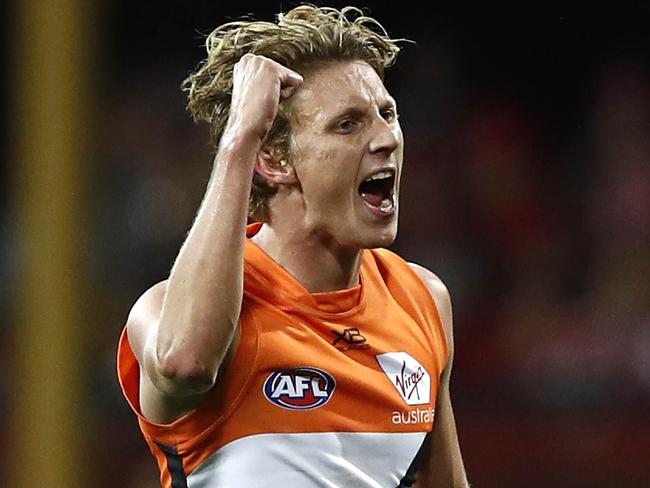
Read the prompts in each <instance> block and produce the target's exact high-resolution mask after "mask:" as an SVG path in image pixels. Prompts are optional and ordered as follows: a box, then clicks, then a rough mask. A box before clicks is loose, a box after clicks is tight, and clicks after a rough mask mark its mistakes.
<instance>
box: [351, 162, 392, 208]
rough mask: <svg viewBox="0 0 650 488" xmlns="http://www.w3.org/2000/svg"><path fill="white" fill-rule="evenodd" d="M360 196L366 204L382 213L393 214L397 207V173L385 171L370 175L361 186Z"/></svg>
mask: <svg viewBox="0 0 650 488" xmlns="http://www.w3.org/2000/svg"><path fill="white" fill-rule="evenodd" d="M359 195H361V198H362V199H363V201H364V202H366V204H368V205H369V206H370V207H371V208H373V209H375V210H378V211H379V212H381V213H385V214H389V213H392V211H393V210H394V207H395V201H394V197H395V171H393V170H385V171H379V172H377V173H374V174H372V175H370V176H369V177H368V178H366V179H365V180H363V182H362V183H361V184H360V185H359Z"/></svg>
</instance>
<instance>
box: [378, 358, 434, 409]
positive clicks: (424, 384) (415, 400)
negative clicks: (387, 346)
mask: <svg viewBox="0 0 650 488" xmlns="http://www.w3.org/2000/svg"><path fill="white" fill-rule="evenodd" d="M377 361H378V362H379V365H380V366H381V369H383V370H384V373H386V376H388V379H389V380H390V381H391V383H392V384H393V386H394V387H395V389H396V390H397V391H398V393H399V394H400V395H401V396H402V398H403V399H404V401H405V402H406V403H407V404H408V405H426V404H428V403H429V402H430V401H431V376H429V373H428V372H427V370H426V369H425V368H424V366H422V365H421V364H420V363H419V362H418V361H417V359H415V358H414V357H413V356H411V355H410V354H408V353H406V352H387V353H384V354H379V355H377Z"/></svg>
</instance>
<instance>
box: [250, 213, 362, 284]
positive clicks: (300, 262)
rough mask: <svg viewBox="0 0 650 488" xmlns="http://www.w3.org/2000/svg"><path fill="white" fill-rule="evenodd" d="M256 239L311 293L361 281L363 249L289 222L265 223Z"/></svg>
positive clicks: (258, 243)
mask: <svg viewBox="0 0 650 488" xmlns="http://www.w3.org/2000/svg"><path fill="white" fill-rule="evenodd" d="M289 224H290V225H289ZM253 241H254V242H255V243H256V244H257V245H258V246H260V247H261V248H262V249H264V251H265V252H266V253H267V254H268V255H269V256H271V258H273V260H274V261H275V262H277V263H278V264H279V265H280V266H282V267H283V268H284V269H286V270H287V271H288V272H289V273H291V275H292V276H293V277H294V278H296V279H297V280H298V281H299V282H300V283H302V285H303V286H304V287H305V288H306V289H307V290H308V291H309V292H310V293H318V292H325V291H333V290H342V289H345V288H352V287H354V286H357V285H358V284H359V268H360V266H361V257H362V250H361V249H347V248H343V247H341V246H338V245H337V244H336V243H333V242H332V239H328V238H325V237H323V236H321V235H319V234H318V233H316V232H311V233H310V232H308V231H307V230H306V229H301V228H300V227H296V225H295V223H288V222H287V223H284V225H283V224H282V223H278V222H274V223H273V225H271V224H265V225H264V226H262V228H261V229H260V231H259V232H258V233H257V234H256V235H255V236H254V237H253Z"/></svg>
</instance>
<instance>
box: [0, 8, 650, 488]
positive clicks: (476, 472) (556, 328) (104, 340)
mask: <svg viewBox="0 0 650 488" xmlns="http://www.w3.org/2000/svg"><path fill="white" fill-rule="evenodd" d="M218 20H219V19H217V21H218ZM389 20H390V19H387V20H386V22H387V23H388V21H389ZM405 25H406V24H405ZM403 30H405V29H403ZM400 34H401V33H400ZM407 34H408V31H407ZM457 35H458V36H462V32H461V33H458V34H457ZM454 39H455V38H454V37H453V36H448V37H446V38H435V36H434V37H433V38H431V39H425V40H424V42H420V43H419V44H418V45H416V46H415V47H406V48H405V51H410V53H409V54H405V61H404V64H402V65H399V67H397V68H395V69H394V71H392V72H390V71H389V74H388V86H389V88H390V89H391V90H392V92H393V93H394V94H395V96H396V98H397V101H398V107H399V111H400V115H401V122H402V126H403V128H404V132H405V139H406V150H405V169H404V178H403V182H402V185H403V186H402V200H401V202H400V229H399V236H398V239H397V241H396V242H395V244H394V245H393V246H392V248H393V249H394V250H396V251H397V252H399V253H400V254H401V255H402V256H404V257H405V258H406V259H408V260H411V261H415V262H418V263H420V264H422V265H425V266H427V267H428V268H430V269H432V270H433V271H434V272H436V273H437V274H438V275H439V276H440V277H441V278H442V279H443V281H445V283H446V284H447V286H448V288H449V290H450V292H451V296H452V300H453V303H454V314H455V331H456V332H455V333H456V340H455V342H456V359H455V367H454V374H453V376H452V398H453V401H454V405H455V410H456V419H457V423H458V429H459V434H460V440H461V447H462V448H463V451H464V454H465V463H466V466H467V469H468V474H469V478H470V481H472V482H473V484H475V485H476V486H480V487H482V488H489V487H500V488H507V487H513V488H514V487H520V486H528V487H532V488H534V487H542V486H571V487H582V486H585V487H586V486H589V487H611V486H618V487H619V488H624V487H633V486H634V487H636V486H643V485H644V482H648V480H650V469H649V468H648V464H647V454H648V452H650V440H649V439H650V415H648V411H650V279H649V277H650V61H649V59H648V58H646V57H644V56H642V55H640V54H639V52H642V51H639V50H637V49H621V50H619V51H612V52H609V53H600V52H599V55H598V56H597V57H594V60H592V61H593V62H592V64H591V65H590V71H589V72H588V73H587V75H585V76H583V77H582V78H580V79H578V80H577V81H576V80H575V79H574V80H573V82H572V83H568V84H567V89H569V88H570V89H574V90H575V91H576V93H575V96H573V95H571V94H568V95H567V94H564V95H563V96H564V97H565V98H562V99H560V100H561V102H559V103H558V105H556V106H554V105H552V102H553V100H552V96H551V95H550V94H549V93H548V92H545V86H544V80H540V82H539V83H540V85H539V86H536V87H535V86H534V87H528V88H526V90H525V91H523V92H522V89H521V87H518V86H515V87H513V86H508V85H507V83H504V84H498V83H495V82H494V80H492V81H491V82H488V81H485V79H483V78H481V77H480V76H477V74H476V71H473V70H472V69H471V67H470V68H468V67H467V66H466V64H465V63H467V61H466V59H465V58H463V52H464V51H462V50H460V49H457V48H456V44H454ZM512 42H516V40H513V41H512ZM198 55H199V56H200V53H199V54H198ZM531 55H533V54H532V53H531ZM192 56H193V57H192V58H189V59H190V60H189V61H188V58H184V59H175V60H173V61H170V62H169V63H168V64H166V65H158V66H156V67H155V68H153V67H152V66H149V65H143V66H142V69H140V70H138V69H137V68H136V67H134V66H131V67H130V71H129V72H128V76H127V75H126V74H122V75H121V76H116V77H114V79H112V80H111V81H110V82H109V81H107V82H105V85H104V87H103V88H102V97H101V101H100V103H99V106H98V112H97V113H98V121H97V122H96V125H97V129H98V130H97V140H96V141H95V150H94V151H93V154H92V160H91V161H89V165H90V166H91V167H92V172H91V174H92V181H91V185H92V186H91V192H90V194H91V195H92V199H91V200H90V201H89V202H88V209H89V212H90V215H91V217H92V218H91V219H89V221H90V222H91V223H92V228H91V229H89V230H90V236H91V242H90V244H89V246H90V247H89V249H90V251H89V258H90V263H89V272H90V278H91V280H90V282H91V285H90V286H89V295H90V304H91V306H90V307H89V323H88V324H87V326H88V329H87V337H86V339H85V343H86V344H87V357H88V358H89V359H88V369H87V383H86V387H87V396H86V398H87V411H88V412H89V415H88V417H87V418H86V419H84V423H86V426H87V429H88V430H87V431H86V432H87V436H88V448H89V452H90V453H92V457H91V459H92V460H93V461H92V462H93V463H94V465H93V466H92V472H93V473H95V475H94V476H96V479H94V480H93V482H92V485H89V486H94V487H96V488H102V487H107V488H108V487H109V486H115V480H120V482H119V486H122V487H124V488H136V487H138V488H145V487H154V486H157V472H156V468H155V465H154V461H153V458H151V456H150V455H149V453H148V452H147V450H146V446H145V444H144V442H143V441H142V439H141V438H140V434H139V432H138V428H137V425H136V422H135V420H134V417H133V416H132V414H131V413H130V412H129V410H128V406H127V405H126V403H125V401H124V399H123V398H122V396H121V393H120V391H119V386H118V385H117V379H116V375H115V350H116V345H117V340H118V337H119V334H120V331H121V328H122V327H123V325H124V321H125V319H126V315H127V313H128V310H129V308H130V306H131V305H132V303H133V302H134V300H135V299H136V298H137V297H138V296H139V295H140V294H141V293H142V292H143V291H144V290H145V289H146V288H147V287H148V286H150V285H151V284H153V283H155V282H157V281H160V280H162V279H165V278H166V276H167V275H168V272H169V269H170V267H171V265H172V263H173V260H174V257H175V255H176V252H177V251H178V249H179V246H180V244H181V243H182V241H183V239H184V236H185V235H186V232H187V231H188V229H189V226H190V225H191V223H192V219H193V216H194V213H195V211H196V209H197V206H198V204H199V203H200V201H201V197H202V194H203V191H204V190H205V185H206V182H207V180H208V177H209V172H210V169H211V148H210V147H209V146H208V140H207V132H206V130H205V127H199V126H196V125H194V124H193V123H192V122H191V120H190V118H189V116H188V115H187V113H186V112H185V110H184V99H183V94H182V93H181V92H180V90H179V88H178V87H179V85H180V81H181V80H182V78H183V76H184V75H185V74H186V73H187V71H188V70H189V69H190V68H191V67H192V63H195V61H196V59H197V58H196V56H197V52H196V51H194V52H193V53H192ZM594 56H595V55H594ZM188 63H189V64H188ZM512 69H513V70H515V71H516V69H517V67H516V66H513V67H512ZM556 76H558V77H561V74H560V73H556ZM503 79H506V80H507V78H501V80H503ZM549 79H554V78H553V76H552V75H549ZM528 81H530V80H528ZM555 90H556V91H557V87H556V88H555ZM554 93H555V92H554ZM567 99H572V100H574V102H575V103H574V104H573V105H572V106H570V107H566V106H561V105H560V103H563V102H564V101H566V100H567ZM2 215H3V216H5V215H7V214H5V213H3V214H2ZM9 232H10V222H9V221H8V218H5V219H3V221H2V222H0V233H1V234H0V235H2V236H3V238H2V240H0V270H2V272H3V274H4V273H5V272H6V273H7V274H9V273H11V272H12V266H14V264H13V263H12V261H11V259H12V256H15V254H16V253H15V252H13V251H11V250H10V246H9V245H8V244H7V242H8V241H7V239H5V238H4V237H6V236H7V235H8V234H9ZM0 293H1V295H0V300H1V303H2V304H3V308H4V305H5V304H8V303H9V301H10V299H11V295H10V289H9V287H7V285H6V283H2V288H0ZM11 333H12V329H11V324H10V322H9V321H7V320H4V319H3V320H2V322H0V368H2V370H3V371H4V370H7V369H9V367H10V365H9V361H10V357H11V354H10V346H9V345H8V344H10V338H11ZM7 381H8V378H7V377H5V376H4V375H0V412H2V411H5V410H8V408H9V405H8V403H9V402H8V400H7V396H6V395H5V394H4V393H3V392H5V391H8V388H9V385H8V384H7ZM0 446H1V447H0V454H3V455H10V454H9V453H10V446H7V445H6V442H5V440H4V437H3V436H2V434H1V431H0Z"/></svg>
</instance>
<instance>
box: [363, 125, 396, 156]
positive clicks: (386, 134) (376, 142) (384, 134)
mask: <svg viewBox="0 0 650 488" xmlns="http://www.w3.org/2000/svg"><path fill="white" fill-rule="evenodd" d="M401 140H402V129H401V128H400V125H399V123H398V122H397V121H394V122H389V121H387V120H386V119H384V118H383V117H381V116H378V117H377V119H376V120H375V121H374V123H373V131H372V137H371V138H370V143H369V145H368V150H369V151H370V153H372V154H375V153H381V152H385V153H386V154H390V153H392V152H393V151H394V150H395V149H397V148H398V146H399V144H400V141H401Z"/></svg>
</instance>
